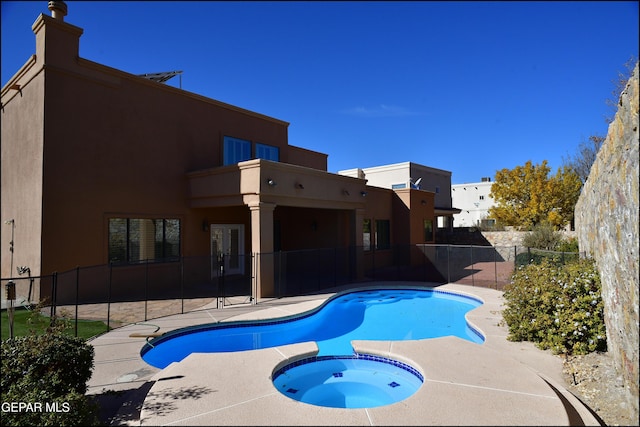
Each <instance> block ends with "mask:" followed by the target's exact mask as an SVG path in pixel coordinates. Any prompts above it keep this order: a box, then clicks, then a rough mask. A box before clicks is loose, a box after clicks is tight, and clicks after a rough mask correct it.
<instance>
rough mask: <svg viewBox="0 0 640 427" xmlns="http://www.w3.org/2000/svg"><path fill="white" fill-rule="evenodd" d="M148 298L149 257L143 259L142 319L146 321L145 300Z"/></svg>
mask: <svg viewBox="0 0 640 427" xmlns="http://www.w3.org/2000/svg"><path fill="white" fill-rule="evenodd" d="M148 300H149V259H148V258H147V259H146V260H145V261H144V321H145V322H146V321H147V301H148Z"/></svg>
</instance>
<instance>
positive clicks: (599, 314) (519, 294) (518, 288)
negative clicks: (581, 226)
mask: <svg viewBox="0 0 640 427" xmlns="http://www.w3.org/2000/svg"><path fill="white" fill-rule="evenodd" d="M504 299H505V309H504V310H503V312H502V316H503V319H504V321H505V322H506V324H507V326H508V327H509V335H508V337H507V339H509V340H510V341H530V342H533V343H535V344H536V346H538V347H539V348H541V349H543V350H546V349H551V351H552V352H553V353H555V354H587V353H590V352H593V351H606V347H607V342H606V330H605V324H604V314H603V310H604V303H603V301H602V297H601V285H600V276H599V274H598V272H597V270H596V268H595V263H594V261H593V260H591V259H582V260H578V261H574V262H570V263H567V264H564V265H556V264H554V263H553V262H551V261H550V260H547V259H543V260H542V261H541V262H540V264H529V265H525V266H521V267H519V268H518V269H517V270H516V271H515V272H514V274H513V276H512V279H511V283H510V284H508V285H507V286H506V287H505V291H504Z"/></svg>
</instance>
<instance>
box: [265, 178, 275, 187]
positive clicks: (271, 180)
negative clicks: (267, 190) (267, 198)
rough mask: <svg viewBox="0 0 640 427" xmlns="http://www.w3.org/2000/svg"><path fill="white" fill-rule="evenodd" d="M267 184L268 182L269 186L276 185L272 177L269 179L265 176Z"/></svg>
mask: <svg viewBox="0 0 640 427" xmlns="http://www.w3.org/2000/svg"><path fill="white" fill-rule="evenodd" d="M267 184H268V185H269V186H270V187H275V186H276V182H275V181H274V180H273V179H271V178H267Z"/></svg>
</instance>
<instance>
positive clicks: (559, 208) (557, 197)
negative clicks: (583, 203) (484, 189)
mask: <svg viewBox="0 0 640 427" xmlns="http://www.w3.org/2000/svg"><path fill="white" fill-rule="evenodd" d="M549 172H551V168H550V167H549V166H548V165H547V161H546V160H544V161H543V162H542V164H539V165H534V164H532V162H531V160H529V161H527V162H526V163H525V165H524V166H516V167H515V168H514V169H507V168H505V169H501V170H499V171H497V172H496V176H495V181H494V183H493V185H492V186H491V197H492V198H493V200H494V201H495V204H494V206H493V207H491V208H490V209H489V217H490V218H495V219H496V221H498V222H499V223H501V224H503V225H511V226H516V227H519V228H521V229H527V230H529V229H531V228H532V227H533V226H534V225H536V224H540V223H549V224H552V225H553V226H554V227H562V226H564V225H566V224H568V223H570V222H571V221H572V220H573V211H574V207H575V205H576V203H577V201H578V197H579V196H580V190H581V189H582V181H581V180H580V177H579V176H578V174H577V173H576V172H575V171H574V170H573V169H571V168H570V167H566V166H565V167H563V168H562V169H560V168H559V169H558V171H557V172H556V174H555V175H552V176H549Z"/></svg>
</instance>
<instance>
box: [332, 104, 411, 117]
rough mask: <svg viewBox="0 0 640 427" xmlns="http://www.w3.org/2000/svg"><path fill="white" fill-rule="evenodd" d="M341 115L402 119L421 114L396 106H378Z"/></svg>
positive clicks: (351, 110) (352, 110) (347, 110)
mask: <svg viewBox="0 0 640 427" xmlns="http://www.w3.org/2000/svg"><path fill="white" fill-rule="evenodd" d="M342 113H343V114H349V115H352V116H359V117H403V116H419V115H422V114H423V113H420V112H416V111H410V110H407V109H406V108H403V107H398V106H397V105H385V104H380V105H378V106H377V107H353V108H348V109H346V110H343V111H342Z"/></svg>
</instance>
